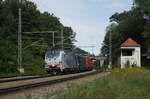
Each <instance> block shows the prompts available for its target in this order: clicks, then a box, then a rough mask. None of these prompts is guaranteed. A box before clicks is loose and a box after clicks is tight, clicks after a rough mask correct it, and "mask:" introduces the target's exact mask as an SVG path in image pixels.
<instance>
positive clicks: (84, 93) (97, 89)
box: [55, 68, 150, 99]
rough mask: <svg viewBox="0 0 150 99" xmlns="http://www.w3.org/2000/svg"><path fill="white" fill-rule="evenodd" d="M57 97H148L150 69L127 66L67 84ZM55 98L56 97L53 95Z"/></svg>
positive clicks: (102, 98) (125, 98)
mask: <svg viewBox="0 0 150 99" xmlns="http://www.w3.org/2000/svg"><path fill="white" fill-rule="evenodd" d="M55 96H57V98H58V99H150V70H146V69H139V68H132V69H131V68H127V69H124V70H120V69H114V71H113V72H112V73H111V74H110V75H108V76H106V77H103V78H97V79H95V80H94V81H91V82H88V83H86V84H82V85H68V87H67V89H66V90H62V91H59V92H57V93H55ZM55 98H56V97H55Z"/></svg>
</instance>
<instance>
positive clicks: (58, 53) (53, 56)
mask: <svg viewBox="0 0 150 99" xmlns="http://www.w3.org/2000/svg"><path fill="white" fill-rule="evenodd" d="M59 55H60V52H48V53H47V54H46V58H58V57H59Z"/></svg>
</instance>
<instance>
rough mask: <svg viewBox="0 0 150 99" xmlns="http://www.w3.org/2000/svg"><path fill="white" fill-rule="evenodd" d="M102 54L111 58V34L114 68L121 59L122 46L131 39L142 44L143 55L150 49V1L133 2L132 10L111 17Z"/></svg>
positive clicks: (135, 0) (139, 0)
mask: <svg viewBox="0 0 150 99" xmlns="http://www.w3.org/2000/svg"><path fill="white" fill-rule="evenodd" d="M110 22H112V24H110V25H109V26H108V27H107V29H106V35H105V39H104V41H103V46H102V48H101V54H102V55H107V56H108V57H109V48H108V46H109V34H110V33H111V37H112V59H113V64H114V65H113V66H117V64H118V61H119V59H118V58H119V57H120V45H121V43H123V42H124V41H125V40H127V39H128V38H129V37H130V38H132V39H134V40H135V41H136V42H138V43H139V44H141V48H142V53H145V52H146V51H147V49H148V47H150V0H133V6H132V8H131V10H129V11H124V12H122V13H115V14H114V15H112V16H111V17H110Z"/></svg>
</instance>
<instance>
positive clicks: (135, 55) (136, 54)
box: [121, 47, 141, 68]
mask: <svg viewBox="0 0 150 99" xmlns="http://www.w3.org/2000/svg"><path fill="white" fill-rule="evenodd" d="M121 49H134V50H133V52H132V56H122V51H121V68H125V64H126V63H127V61H128V60H129V62H130V65H132V64H133V63H135V64H136V65H137V66H138V67H141V48H140V47H121Z"/></svg>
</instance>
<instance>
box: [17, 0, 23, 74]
mask: <svg viewBox="0 0 150 99" xmlns="http://www.w3.org/2000/svg"><path fill="white" fill-rule="evenodd" d="M21 3H22V2H21V0H19V4H20V5H21ZM18 13H19V22H18V70H19V72H20V73H24V68H23V67H22V34H21V33H22V22H21V21H22V17H21V16H22V15H21V8H19V10H18Z"/></svg>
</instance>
